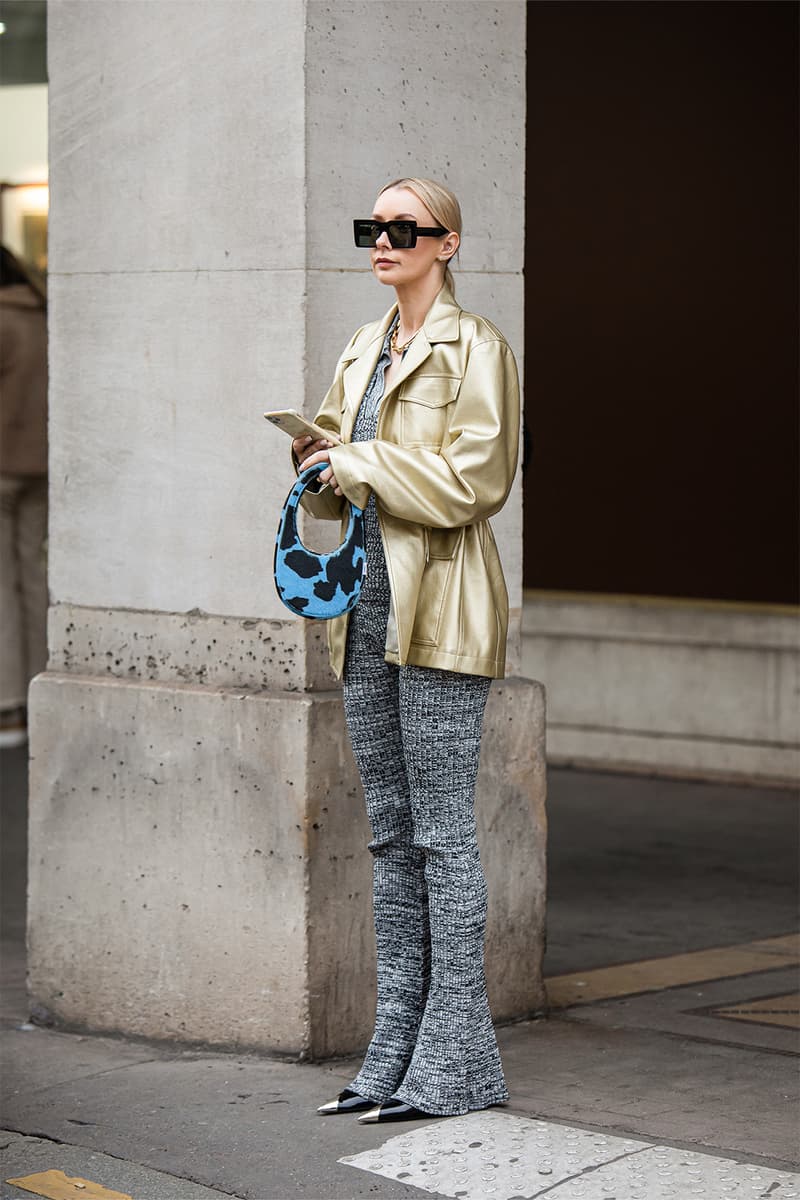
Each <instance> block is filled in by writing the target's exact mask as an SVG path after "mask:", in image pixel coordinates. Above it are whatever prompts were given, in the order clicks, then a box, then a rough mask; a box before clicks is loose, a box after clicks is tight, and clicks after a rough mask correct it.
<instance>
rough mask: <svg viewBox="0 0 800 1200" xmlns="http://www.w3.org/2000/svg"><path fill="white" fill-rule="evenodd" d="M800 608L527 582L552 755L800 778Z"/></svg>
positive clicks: (710, 773)
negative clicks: (543, 587) (537, 587)
mask: <svg viewBox="0 0 800 1200" xmlns="http://www.w3.org/2000/svg"><path fill="white" fill-rule="evenodd" d="M799 645H800V618H798V613H797V611H796V610H792V609H788V608H787V609H779V608H777V607H773V608H768V607H767V606H759V607H757V608H755V607H754V608H748V607H747V606H745V605H740V604H722V603H720V604H714V603H712V602H709V601H696V602H692V601H672V602H670V601H659V600H656V599H648V598H642V599H639V600H637V599H632V598H629V597H596V596H587V597H580V596H577V595H571V596H557V595H553V596H548V595H547V594H546V593H543V594H540V593H535V592H531V593H527V594H526V598H525V606H524V614H523V651H522V654H523V669H524V670H525V671H526V672H529V673H530V674H532V675H534V676H535V678H537V679H541V680H542V681H543V682H544V684H545V686H546V687H547V691H548V751H549V754H550V757H551V759H552V761H553V762H559V763H575V764H579V765H584V766H590V765H601V764H602V766H604V767H605V768H607V769H608V768H627V769H632V770H639V771H642V770H644V771H659V772H674V773H675V774H682V775H689V776H695V777H697V776H699V777H701V778H705V777H707V778H714V777H721V778H726V779H731V780H738V781H741V782H752V783H757V782H767V783H768V782H772V783H777V784H787V783H794V784H795V785H796V783H797V780H798V778H800V740H799V739H798V731H799V730H800V649H798V646H799Z"/></svg>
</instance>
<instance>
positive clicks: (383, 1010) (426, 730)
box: [293, 178, 519, 1122]
mask: <svg viewBox="0 0 800 1200" xmlns="http://www.w3.org/2000/svg"><path fill="white" fill-rule="evenodd" d="M460 231H461V214H460V210H459V206H458V201H457V200H456V198H455V196H454V195H453V194H452V192H450V191H449V190H448V189H447V188H445V187H443V186H442V185H441V184H437V183H434V182H433V181H431V180H426V179H416V178H408V179H399V180H395V181H394V182H393V183H390V184H387V186H386V187H384V188H383V189H382V191H381V192H380V194H379V196H378V200H377V203H376V206H375V211H374V212H373V214H372V217H371V218H368V219H366V220H363V221H356V222H355V237H356V245H359V246H363V247H366V248H368V249H369V252H370V258H371V264H372V270H373V272H374V274H375V275H376V277H377V278H378V280H379V281H380V282H381V283H385V284H387V285H390V286H392V287H393V288H394V289H395V293H396V296H397V303H396V305H394V306H393V307H392V308H391V309H390V310H389V312H388V313H387V314H386V316H385V317H384V318H383V320H381V321H377V322H375V323H373V324H370V325H366V326H364V327H363V328H362V329H359V330H358V332H357V333H356V334H355V336H354V337H353V339H352V341H351V342H350V344H349V346H348V347H347V349H346V350H345V352H344V354H343V355H342V358H341V359H340V361H339V364H338V367H337V371H336V376H335V378H334V381H333V385H332V387H331V389H330V391H329V392H328V394H327V396H326V397H325V401H324V403H323V405H322V408H321V409H320V411H319V413H318V415H317V417H316V418H315V419H316V422H317V424H319V425H321V426H322V427H323V428H324V429H329V430H330V431H331V432H332V433H335V434H336V435H337V436H338V437H339V438H340V439H341V443H342V444H331V443H329V442H325V441H316V442H312V441H311V439H310V438H299V439H297V440H296V441H295V442H294V443H293V450H294V455H295V458H296V460H297V462H298V463H299V464H302V466H303V468H307V467H310V466H312V465H314V464H316V463H326V464H327V467H326V469H325V470H324V471H323V472H322V473H321V475H320V480H321V483H322V485H323V486H322V488H321V490H320V491H319V492H318V493H317V494H311V493H310V492H309V491H306V493H305V503H306V507H307V508H308V509H309V510H310V511H311V512H312V513H314V514H315V515H317V516H322V517H334V518H335V517H339V516H341V512H342V507H343V503H344V501H343V497H346V498H347V500H349V501H351V502H352V503H353V504H356V505H358V506H359V507H360V508H363V509H364V510H365V521H366V555H367V573H366V578H365V581H364V585H363V588H362V591H361V597H360V600H359V603H358V605H357V606H356V608H355V609H354V611H353V613H352V614H351V615H350V617H349V619H348V617H347V615H345V616H343V617H338V618H336V619H335V620H334V621H332V622H330V624H329V648H330V652H331V662H332V665H333V668H334V671H335V672H336V673H337V675H343V682H344V705H345V715H346V718H347V725H348V730H349V733H350V740H351V742H352V746H353V752H354V755H355V759H356V762H357V764H358V768H359V773H360V775H361V780H362V784H363V788H364V794H365V798H366V805H367V813H368V816H369V820H370V824H371V827H372V834H373V839H372V841H371V843H370V850H371V851H372V854H373V859H374V898H375V929H376V941H377V953H378V1004H377V1013H376V1020H375V1033H374V1036H373V1038H372V1041H371V1043H370V1046H369V1049H368V1050H367V1054H366V1057H365V1059H364V1063H363V1065H362V1067H361V1070H360V1071H359V1072H358V1074H357V1076H356V1077H355V1079H354V1080H353V1082H352V1083H351V1084H350V1086H349V1087H348V1088H345V1090H344V1091H343V1092H342V1093H341V1094H340V1095H339V1097H338V1098H337V1099H336V1100H332V1101H331V1102H330V1103H328V1104H324V1105H322V1107H321V1108H320V1109H319V1110H318V1111H319V1112H321V1113H323V1114H329V1113H345V1112H350V1113H353V1112H361V1113H362V1115H361V1116H360V1117H359V1120H360V1121H365V1122H375V1121H397V1120H409V1119H414V1118H419V1117H427V1116H446V1115H453V1114H457V1113H465V1112H468V1111H470V1110H472V1109H481V1108H485V1107H487V1106H488V1105H491V1104H499V1103H502V1102H503V1101H505V1100H506V1099H507V1098H508V1092H507V1090H506V1085H505V1080H504V1078H503V1071H502V1067H501V1064H500V1057H499V1053H498V1049H497V1042H496V1039H495V1035H494V1030H493V1027H492V1021H491V1016H490V1013H489V1005H488V1001H487V997H486V982H485V977H484V968H483V939H484V931H485V924H486V884H485V880H484V876H483V872H482V869H481V863H480V857H479V854H478V846H477V841H476V835H475V815H474V791H475V779H476V775H477V770H478V758H479V752H480V736H481V723H482V719H483V711H484V706H485V704H486V698H487V695H488V692H489V686H490V683H491V679H492V678H500V677H502V675H503V673H504V666H505V642H506V631H507V623H508V599H507V593H506V588H505V583H504V580H503V574H502V569H501V566H500V561H499V557H498V554H497V548H496V546H495V542H494V538H493V536H492V532H491V529H490V527H489V524H488V518H489V517H491V516H492V515H493V514H494V513H496V512H498V510H499V509H500V508H501V507H502V506H503V504H504V502H505V500H506V498H507V496H508V493H509V490H510V488H511V484H512V481H513V478H514V473H515V471H516V466H517V445H518V437H519V387H518V382H517V371H516V366H515V363H514V359H513V356H512V354H511V351H510V349H509V347H508V345H507V343H506V341H505V339H504V338H503V336H502V334H500V333H499V332H498V330H497V329H495V327H494V326H493V325H491V324H490V323H489V322H488V321H485V320H483V319H482V318H481V317H476V316H474V315H472V314H471V313H466V312H464V311H462V309H460V308H459V306H458V305H457V304H456V302H455V300H454V298H453V280H452V276H451V274H450V269H449V266H448V264H449V262H450V260H451V259H452V257H453V255H454V254H455V253H456V251H457V250H458V246H459V241H460ZM366 1110H369V1111H366Z"/></svg>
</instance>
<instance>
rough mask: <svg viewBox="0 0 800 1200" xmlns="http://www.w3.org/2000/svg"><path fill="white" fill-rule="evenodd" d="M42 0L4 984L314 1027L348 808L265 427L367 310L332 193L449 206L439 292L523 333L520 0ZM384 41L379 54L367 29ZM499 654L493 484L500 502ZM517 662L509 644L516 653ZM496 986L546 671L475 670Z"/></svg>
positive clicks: (514, 522) (93, 1024)
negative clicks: (20, 753)
mask: <svg viewBox="0 0 800 1200" xmlns="http://www.w3.org/2000/svg"><path fill="white" fill-rule="evenodd" d="M152 16H153V8H152V5H151V4H149V3H148V2H147V0H141V2H140V0H126V3H125V4H124V5H121V4H118V3H116V0H51V2H50V5H49V20H50V27H49V53H50V156H51V166H50V173H51V196H52V200H51V203H52V208H51V225H50V239H51V240H50V261H51V279H50V294H51V380H52V384H51V387H52V392H51V514H52V515H51V529H50V562H51V568H50V569H51V575H50V588H51V605H52V607H51V612H50V662H49V667H48V671H47V673H46V674H44V675H42V676H40V677H39V678H38V679H37V680H36V681H35V682H34V684H33V685H32V689H31V726H32V729H31V756H32V762H31V861H30V904H29V946H30V957H29V964H30V966H29V969H30V989H31V995H32V999H33V1000H34V1001H35V1002H37V1003H38V1004H41V1005H44V1006H45V1007H46V1008H49V1009H50V1010H51V1011H52V1012H53V1013H54V1015H55V1016H56V1018H57V1019H59V1020H60V1021H62V1022H64V1023H67V1024H70V1025H73V1026H83V1027H88V1028H92V1029H96V1030H118V1031H121V1032H124V1033H135V1034H142V1035H145V1036H149V1037H169V1038H179V1039H185V1040H201V1041H204V1042H211V1043H219V1044H224V1045H241V1046H250V1047H258V1048H263V1049H265V1050H270V1051H279V1052H283V1053H290V1054H295V1055H296V1054H302V1055H313V1056H321V1055H326V1054H335V1053H343V1052H348V1051H352V1050H355V1049H357V1048H358V1047H359V1046H361V1045H363V1044H364V1043H365V1041H366V1040H367V1038H368V1036H369V1033H370V1029H371V1021H372V1015H373V1008H374V985H373V974H374V948H373V934H372V928H371V911H370V900H369V896H370V888H371V861H370V856H369V854H368V853H367V851H366V849H365V847H366V842H367V840H368V837H369V834H368V829H367V825H366V821H365V818H364V816H363V812H362V801H361V795H360V787H359V784H358V779H357V774H356V771H355V767H354V764H353V761H352V757H351V754H350V750H349V746H348V744H347V738H346V733H345V729H344V721H343V717H342V711H341V699H340V695H339V692H338V689H337V687H336V685H335V681H334V680H333V677H332V675H331V673H330V671H329V668H328V666H327V656H326V653H325V650H324V628H323V626H322V625H320V624H318V623H315V622H306V621H303V620H301V619H291V618H289V614H288V613H287V612H286V610H285V609H283V608H282V606H281V605H280V602H279V601H278V599H277V596H276V595H275V592H274V588H273V584H272V576H271V567H272V539H273V536H274V527H275V524H276V520H277V512H278V508H279V505H280V503H281V501H282V500H283V497H284V495H285V493H286V491H287V490H288V487H289V486H290V482H291V479H292V472H291V469H290V466H289V463H288V455H287V451H288V446H287V445H286V443H285V442H284V441H283V440H282V436H281V435H280V434H278V433H277V432H276V431H274V430H272V429H271V428H270V427H268V426H267V425H266V422H264V421H263V420H262V418H261V415H260V414H261V412H262V411H263V409H265V408H270V407H283V406H286V407H296V408H298V409H301V410H304V411H306V412H309V413H311V412H313V411H314V410H315V408H316V406H317V404H318V402H319V399H320V398H321V396H322V394H323V393H324V390H325V388H326V386H327V382H328V379H329V377H330V375H331V373H332V370H333V366H334V364H335V361H336V358H337V356H338V354H339V352H340V349H341V347H342V345H343V344H344V343H345V341H346V340H347V338H348V337H349V336H350V334H351V332H352V330H353V329H354V328H355V327H356V326H357V325H359V324H361V323H363V322H364V321H365V320H368V319H370V318H372V317H374V316H376V315H379V314H380V313H381V312H383V311H384V310H385V308H386V307H388V304H389V303H390V302H391V299H392V295H391V294H387V293H386V292H384V291H383V290H382V289H381V288H380V287H379V285H377V284H376V283H375V282H374V280H373V279H372V277H371V275H370V274H369V272H368V270H366V263H365V261H364V259H363V255H359V253H358V251H356V250H355V248H354V247H353V248H351V247H350V246H349V245H348V239H349V237H350V234H349V222H350V219H351V218H352V217H353V216H356V215H359V213H362V212H364V213H366V212H368V211H369V208H370V206H371V204H372V202H373V199H374V194H375V192H376V190H377V186H378V185H379V184H380V183H381V182H383V181H385V180H387V179H389V178H391V177H393V176H394V175H397V174H399V173H401V172H411V171H413V172H414V173H422V174H430V175H433V176H438V177H440V178H445V179H446V180H447V181H448V182H450V184H451V185H452V186H453V187H454V188H455V190H456V191H457V192H458V193H460V195H461V197H462V198H463V201H464V209H465V216H466V224H467V229H466V236H465V243H464V250H463V252H462V256H461V260H462V261H461V266H462V270H461V272H460V274H459V278H458V293H459V296H460V298H461V300H462V303H463V304H464V305H465V306H466V307H471V308H474V309H475V310H477V311H479V312H485V313H486V314H487V315H489V316H490V317H491V318H492V319H493V320H495V322H496V323H497V324H499V325H500V327H501V328H502V329H503V330H504V332H506V334H507V336H508V337H509V340H510V341H511V342H512V345H513V346H514V348H515V350H516V351H517V353H518V354H519V355H520V356H521V349H522V332H523V331H522V275H521V271H522V262H523V258H522V256H523V208H524V193H523V179H524V171H523V168H524V143H523V135H524V19H525V14H524V5H523V4H522V3H521V2H519V3H518V2H516V0H514V2H509V0H505V2H504V3H502V4H498V5H497V6H495V5H492V4H485V3H482V2H477V3H470V2H467V3H465V2H454V3H434V4H428V5H425V6H419V7H417V6H411V5H400V6H397V5H394V4H384V3H374V2H369V0H368V2H366V3H339V4H337V5H335V6H331V5H326V4H321V3H315V2H311V3H307V4H302V3H300V2H299V0H269V2H266V0H224V2H223V0H195V3H193V4H191V5H187V4H185V3H183V2H181V0H161V2H160V4H159V6H158V28H157V30H156V29H155V28H154V26H153V20H152ZM387 44H391V47H392V53H391V54H387V53H386V46H387ZM496 528H497V532H498V537H499V540H500V544H501V550H502V553H503V557H504V562H505V566H506V569H507V572H508V576H509V584H510V591H511V597H512V607H513V609H514V613H515V622H514V636H513V638H512V645H511V659H512V663H513V664H518V663H519V650H518V642H519V614H520V610H521V562H520V558H521V540H520V497H519V490H517V491H515V494H514V497H513V498H512V501H511V502H510V503H509V505H508V507H507V509H506V510H505V511H504V513H503V515H502V517H501V518H499V519H498V521H497V523H496ZM514 669H517V670H518V665H517V666H516V667H515V668H514ZM479 809H480V813H481V826H482V829H481V839H482V849H483V854H484V859H485V862H486V868H487V876H488V878H489V884H490V893H491V917H490V922H491V924H490V931H489V935H488V940H487V964H488V972H489V980H490V990H491V995H492V1000H493V1006H494V1012H495V1016H496V1017H497V1018H498V1019H504V1018H506V1019H507V1018H511V1017H515V1016H522V1015H524V1014H526V1013H529V1012H531V1011H534V1010H536V1009H537V1008H539V1007H540V1006H541V1004H542V1001H543V993H542V986H541V974H540V964H541V953H542V930H543V910H544V775H543V697H542V691H541V688H540V687H539V686H538V685H536V684H533V683H531V682H529V681H524V680H522V679H520V678H511V679H509V680H507V681H505V682H504V683H503V684H498V685H496V686H495V687H494V689H493V693H492V697H491V700H490V706H489V711H488V714H487V727H486V736H485V745H484V757H483V761H482V768H481V781H480V797H479Z"/></svg>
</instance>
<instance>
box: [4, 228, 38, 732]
mask: <svg viewBox="0 0 800 1200" xmlns="http://www.w3.org/2000/svg"><path fill="white" fill-rule="evenodd" d="M46 538H47V304H46V300H45V295H44V289H43V288H42V287H41V285H40V284H39V283H38V281H36V280H35V279H34V278H33V277H32V276H30V275H29V274H28V272H27V270H26V269H25V267H24V266H23V265H22V263H21V262H20V261H19V260H18V259H17V258H16V257H15V256H14V255H13V254H12V253H11V251H10V250H9V249H7V247H6V246H0V747H9V746H22V745H24V744H25V742H26V741H27V740H28V733H27V702H28V684H29V683H30V681H31V679H32V678H33V676H34V675H37V674H38V673H39V672H40V671H43V670H44V669H45V667H46V666H47V562H46V554H45V539H46Z"/></svg>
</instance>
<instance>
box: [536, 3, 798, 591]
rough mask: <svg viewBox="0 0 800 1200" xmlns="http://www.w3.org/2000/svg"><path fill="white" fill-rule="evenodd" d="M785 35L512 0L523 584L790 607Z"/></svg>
mask: <svg viewBox="0 0 800 1200" xmlns="http://www.w3.org/2000/svg"><path fill="white" fill-rule="evenodd" d="M797 31H798V9H797V6H796V5H795V4H790V3H771V2H768V0H766V2H765V0H759V2H757V3H748V2H744V3H739V2H736V3H728V2H712V3H697V2H696V3H692V4H677V3H660V2H651V0H648V2H646V3H638V2H636V3H605V2H601V3H597V2H595V0H592V2H590V3H582V2H577V3H575V2H573V3H549V2H542V0H539V2H537V3H531V4H529V5H528V179H527V257H526V328H527V334H526V396H527V399H526V416H527V425H528V430H529V436H530V443H531V447H530V448H531V454H530V461H529V465H528V468H527V472H526V481H525V585H526V586H527V587H530V588H544V589H554V590H572V591H590V592H610V593H631V594H639V595H642V594H645V595H646V594H649V595H661V596H685V597H703V598H710V599H720V600H739V601H747V602H768V603H793V602H796V601H797V598H798V538H797V514H798V455H797V450H798V406H797V365H798V364H797V324H798V311H797V295H798V270H797V220H798V214H797V179H798V155H797V144H798V115H797V114H798V93H797V62H798V58H797V51H798V38H797Z"/></svg>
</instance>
